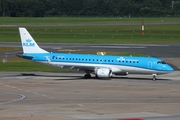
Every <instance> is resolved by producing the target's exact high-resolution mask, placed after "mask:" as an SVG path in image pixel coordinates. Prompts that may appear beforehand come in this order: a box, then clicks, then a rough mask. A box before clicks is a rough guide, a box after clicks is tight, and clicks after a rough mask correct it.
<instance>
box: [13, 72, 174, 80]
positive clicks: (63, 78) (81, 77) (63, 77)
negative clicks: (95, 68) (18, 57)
mask: <svg viewBox="0 0 180 120" xmlns="http://www.w3.org/2000/svg"><path fill="white" fill-rule="evenodd" d="M16 76H27V77H47V78H52V79H53V80H84V77H83V76H79V75H77V76H67V75H66V76H61V75H38V74H34V73H21V74H20V75H16ZM58 77H59V79H58ZM113 79H114V80H137V81H145V80H148V81H152V78H148V77H147V78H145V77H143V78H142V77H141V78H138V77H128V76H116V77H112V78H97V77H91V79H87V80H104V81H110V80H113ZM157 81H171V79H168V78H167V79H166V78H158V77H157Z"/></svg>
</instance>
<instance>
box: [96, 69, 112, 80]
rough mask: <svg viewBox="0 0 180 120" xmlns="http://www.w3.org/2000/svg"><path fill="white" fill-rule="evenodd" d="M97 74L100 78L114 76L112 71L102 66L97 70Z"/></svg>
mask: <svg viewBox="0 0 180 120" xmlns="http://www.w3.org/2000/svg"><path fill="white" fill-rule="evenodd" d="M96 76H97V77H99V78H109V77H112V71H111V70H110V69H108V68H100V69H97V70H96Z"/></svg>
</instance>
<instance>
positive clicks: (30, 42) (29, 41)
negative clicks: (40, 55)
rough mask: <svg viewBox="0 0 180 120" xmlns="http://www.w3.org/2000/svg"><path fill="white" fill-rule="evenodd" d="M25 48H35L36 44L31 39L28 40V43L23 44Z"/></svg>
mask: <svg viewBox="0 0 180 120" xmlns="http://www.w3.org/2000/svg"><path fill="white" fill-rule="evenodd" d="M23 46H27V47H34V46H35V43H33V42H32V40H31V39H27V40H26V42H23Z"/></svg>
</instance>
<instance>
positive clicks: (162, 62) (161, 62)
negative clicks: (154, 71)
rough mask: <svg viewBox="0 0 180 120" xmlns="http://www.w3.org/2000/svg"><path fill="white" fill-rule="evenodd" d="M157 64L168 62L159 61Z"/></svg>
mask: <svg viewBox="0 0 180 120" xmlns="http://www.w3.org/2000/svg"><path fill="white" fill-rule="evenodd" d="M157 64H166V63H165V62H164V61H158V62H157Z"/></svg>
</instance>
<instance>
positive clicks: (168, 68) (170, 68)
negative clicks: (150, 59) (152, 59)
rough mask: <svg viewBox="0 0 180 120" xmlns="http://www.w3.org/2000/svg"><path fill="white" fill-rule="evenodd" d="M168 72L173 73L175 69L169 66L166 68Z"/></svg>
mask: <svg viewBox="0 0 180 120" xmlns="http://www.w3.org/2000/svg"><path fill="white" fill-rule="evenodd" d="M166 70H167V71H168V72H173V71H174V69H173V68H172V67H171V66H170V65H167V66H166Z"/></svg>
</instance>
